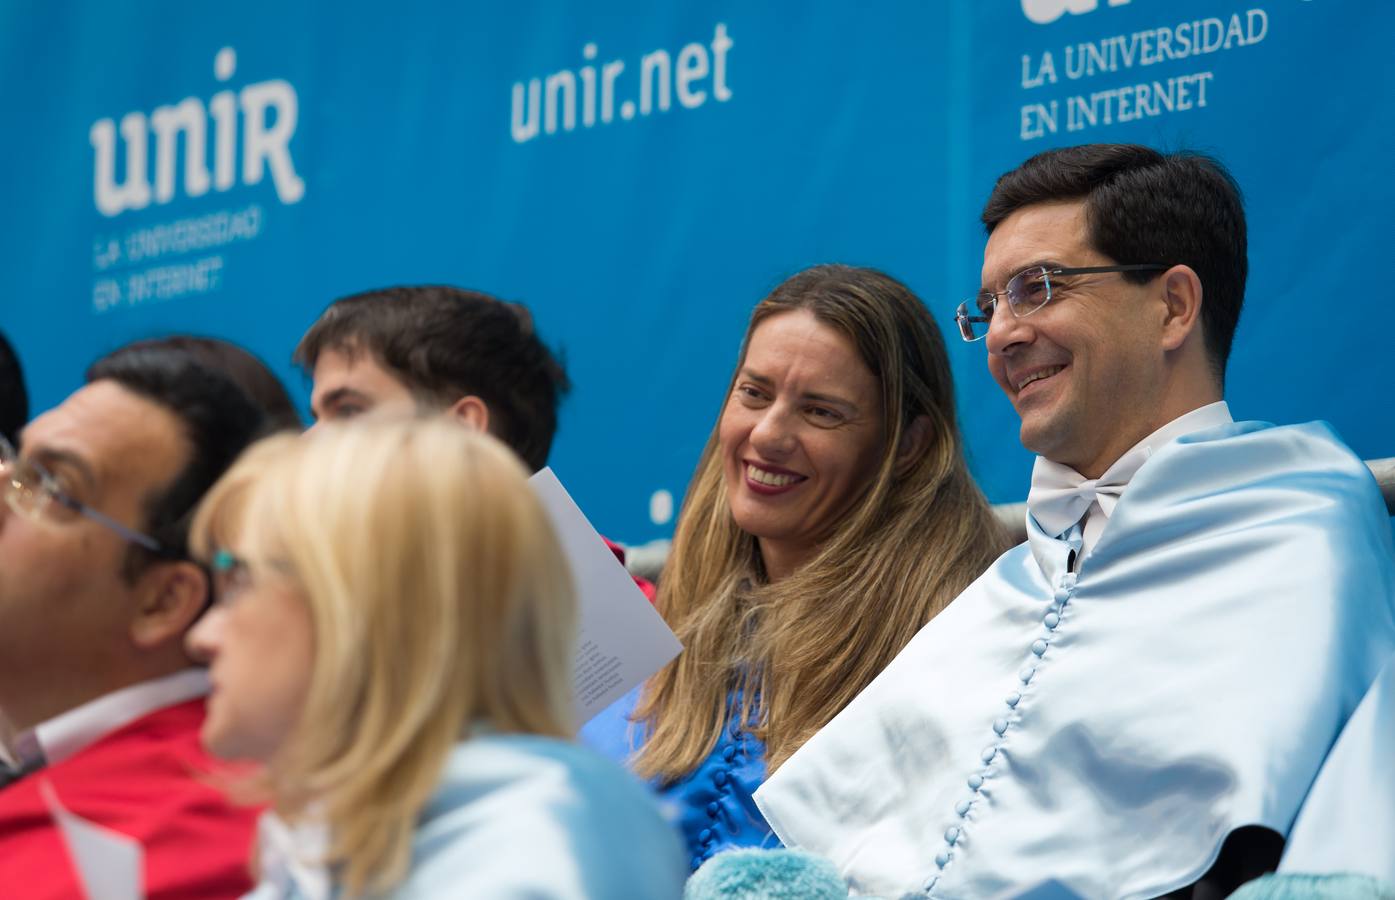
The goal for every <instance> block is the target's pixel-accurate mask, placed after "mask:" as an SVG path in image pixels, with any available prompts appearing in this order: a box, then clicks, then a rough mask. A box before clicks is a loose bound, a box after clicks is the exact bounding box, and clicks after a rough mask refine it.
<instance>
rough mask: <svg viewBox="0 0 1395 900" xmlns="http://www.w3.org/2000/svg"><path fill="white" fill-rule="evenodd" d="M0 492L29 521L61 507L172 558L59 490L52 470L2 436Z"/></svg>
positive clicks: (144, 537) (156, 543)
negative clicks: (20, 450)
mask: <svg viewBox="0 0 1395 900" xmlns="http://www.w3.org/2000/svg"><path fill="white" fill-rule="evenodd" d="M0 492H3V493H4V495H5V503H6V504H8V505H9V507H10V509H12V510H14V512H15V514H16V515H21V516H24V517H25V518H26V519H32V520H35V521H38V520H40V519H42V518H43V517H44V516H45V515H46V514H47V512H48V510H50V509H52V508H53V507H54V506H59V507H62V508H63V509H68V510H71V511H73V512H75V513H78V514H80V515H83V516H86V517H87V518H89V519H91V520H92V521H94V522H96V523H98V524H99V525H102V526H105V527H106V528H110V529H111V530H112V531H114V532H116V533H117V534H118V535H120V536H121V537H122V538H123V539H124V540H127V541H130V542H131V543H133V544H137V545H139V546H141V547H144V548H145V549H147V550H149V551H150V552H151V553H157V554H159V555H161V556H169V555H171V554H170V551H169V550H168V549H166V547H165V546H164V545H163V544H161V543H160V542H159V541H157V540H155V538H153V537H151V536H150V535H148V534H144V533H143V532H140V531H136V530H135V529H134V528H130V527H127V526H125V525H122V524H121V523H120V522H118V521H116V520H115V519H113V518H112V517H111V516H109V515H107V514H106V513H104V512H101V511H99V510H95V509H93V508H92V507H90V506H88V505H87V504H86V503H83V502H82V501H81V500H78V499H76V498H74V497H71V496H69V495H68V494H67V493H66V492H64V490H63V489H62V488H61V487H59V485H58V479H56V478H54V477H53V476H52V475H50V474H49V471H48V469H45V468H44V467H43V466H41V465H40V464H38V463H36V462H34V461H33V460H29V459H21V458H20V456H19V454H18V453H16V452H15V448H14V447H12V446H10V442H9V441H7V440H5V439H4V438H3V437H0Z"/></svg>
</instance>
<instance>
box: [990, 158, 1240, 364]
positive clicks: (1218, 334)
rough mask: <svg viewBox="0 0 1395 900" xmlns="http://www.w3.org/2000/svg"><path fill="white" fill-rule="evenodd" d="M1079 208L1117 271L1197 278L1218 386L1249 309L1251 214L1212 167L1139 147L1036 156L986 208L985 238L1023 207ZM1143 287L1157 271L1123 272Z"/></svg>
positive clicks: (1222, 172)
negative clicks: (1128, 268) (1143, 267)
mask: <svg viewBox="0 0 1395 900" xmlns="http://www.w3.org/2000/svg"><path fill="white" fill-rule="evenodd" d="M1061 200H1083V201H1084V203H1085V221H1086V223H1087V227H1088V229H1089V238H1090V244H1091V245H1092V246H1093V247H1094V248H1095V249H1096V250H1098V251H1099V252H1100V253H1102V254H1104V255H1105V256H1107V257H1109V258H1110V259H1111V260H1113V261H1114V262H1116V263H1120V264H1124V265H1129V264H1135V263H1160V264H1163V265H1168V266H1173V265H1179V264H1180V265H1186V266H1190V267H1191V268H1192V269H1193V270H1194V271H1195V272H1196V274H1197V277H1198V278H1200V279H1201V286H1202V303H1201V324H1202V332H1203V334H1204V336H1205V339H1206V349H1207V354H1208V355H1209V356H1210V359H1211V367H1212V370H1213V372H1214V373H1215V376H1216V380H1217V382H1218V383H1221V384H1224V382H1225V366H1226V360H1227V359H1229V357H1230V346H1231V343H1232V342H1233V341H1234V339H1235V327H1236V325H1238V324H1239V322H1240V307H1241V305H1242V304H1243V303H1244V300H1245V278H1246V277H1247V275H1248V273H1249V261H1248V259H1247V257H1246V232H1245V208H1244V202H1243V200H1242V198H1241V195H1240V187H1239V185H1237V184H1236V183H1235V179H1234V178H1232V177H1231V175H1230V173H1229V172H1227V171H1226V169H1225V167H1224V166H1222V165H1221V164H1220V162H1218V161H1217V160H1215V159H1212V158H1211V157H1209V156H1205V155H1202V154H1199V153H1193V152H1188V151H1183V152H1178V153H1167V154H1164V153H1160V152H1158V151H1157V150H1153V149H1152V148H1150V147H1141V146H1138V145H1135V144H1085V145H1082V146H1079V147H1063V148H1060V149H1058V150H1047V151H1046V152H1044V153H1038V154H1037V155H1036V156H1033V157H1032V158H1031V159H1029V160H1027V161H1026V162H1024V163H1023V164H1022V165H1020V166H1018V167H1017V168H1016V169H1013V170H1012V171H1011V172H1008V173H1007V174H1005V175H1003V176H1002V177H1001V178H999V179H998V182H997V184H995V185H994V186H993V193H992V195H990V196H989V198H988V203H987V204H985V205H984V207H983V217H982V218H983V224H984V226H985V227H986V228H987V229H988V232H989V234H992V233H993V229H995V228H997V227H998V225H999V224H1000V223H1001V222H1002V221H1003V220H1004V219H1006V218H1007V217H1008V216H1010V215H1012V213H1014V212H1016V211H1017V210H1019V209H1022V208H1023V207H1025V206H1031V205H1033V204H1037V203H1048V202H1052V201H1061ZM1123 276H1124V277H1125V278H1127V279H1129V280H1130V281H1133V282H1135V283H1137V284H1143V283H1145V282H1147V281H1149V280H1150V279H1152V278H1156V277H1157V274H1156V273H1155V272H1125V273H1123Z"/></svg>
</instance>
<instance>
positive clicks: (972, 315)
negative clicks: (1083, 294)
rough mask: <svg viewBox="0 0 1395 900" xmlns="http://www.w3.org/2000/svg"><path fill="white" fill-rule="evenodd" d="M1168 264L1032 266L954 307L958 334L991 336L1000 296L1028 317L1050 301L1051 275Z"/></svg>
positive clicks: (1153, 269) (1019, 315)
mask: <svg viewBox="0 0 1395 900" xmlns="http://www.w3.org/2000/svg"><path fill="white" fill-rule="evenodd" d="M1167 268H1168V266H1164V265H1161V264H1159V263H1138V264H1134V265H1127V266H1072V267H1057V266H1052V267H1049V268H1048V267H1047V266H1032V267H1031V268H1029V269H1023V270H1022V271H1021V272H1018V273H1017V274H1016V275H1014V276H1012V277H1011V278H1010V279H1008V283H1007V284H1006V285H1004V286H1003V289H1002V290H1001V291H996V292H995V291H980V292H979V293H978V296H976V297H974V298H973V299H972V300H965V301H964V302H963V303H961V304H959V308H958V309H957V310H955V313H954V321H955V323H956V324H958V325H959V336H960V337H962V338H963V339H964V340H966V341H979V340H983V338H985V337H987V336H988V326H989V324H990V323H991V322H992V321H993V312H994V310H995V309H996V308H997V306H998V298H999V297H1006V298H1007V302H1008V309H1009V311H1011V312H1012V314H1013V315H1014V316H1016V317H1017V318H1019V319H1023V318H1026V317H1027V316H1030V315H1031V314H1032V313H1034V312H1036V311H1037V310H1039V309H1041V308H1042V307H1043V306H1045V305H1046V304H1048V303H1050V302H1051V292H1052V286H1051V279H1052V277H1053V276H1058V275H1064V276H1070V275H1102V274H1104V273H1106V272H1161V271H1163V270H1164V269H1167Z"/></svg>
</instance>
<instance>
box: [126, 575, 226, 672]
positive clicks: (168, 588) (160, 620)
mask: <svg viewBox="0 0 1395 900" xmlns="http://www.w3.org/2000/svg"><path fill="white" fill-rule="evenodd" d="M140 578H141V582H142V584H141V590H140V598H141V599H140V605H139V606H138V607H137V609H136V613H135V617H134V618H133V619H132V620H131V641H132V642H133V643H134V644H135V645H136V646H137V647H139V648H140V649H142V650H155V649H157V648H159V647H160V646H162V645H164V644H167V643H174V644H175V645H176V646H178V645H180V644H181V642H182V641H183V640H184V633H185V632H186V631H188V630H189V627H190V626H191V625H193V624H194V621H195V620H196V619H198V617H199V614H200V613H202V612H203V610H204V607H205V606H207V605H208V576H207V575H205V574H204V571H203V569H201V568H199V567H198V566H197V565H196V564H194V563H192V562H189V561H187V560H178V561H169V562H157V563H155V564H154V565H152V566H150V567H149V568H148V569H146V570H145V572H144V573H142V574H141V576H140Z"/></svg>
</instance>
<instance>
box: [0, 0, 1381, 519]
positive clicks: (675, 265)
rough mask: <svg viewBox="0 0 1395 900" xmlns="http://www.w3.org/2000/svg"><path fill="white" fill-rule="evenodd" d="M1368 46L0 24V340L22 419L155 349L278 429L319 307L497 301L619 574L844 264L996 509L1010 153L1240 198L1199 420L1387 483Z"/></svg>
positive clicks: (1324, 40) (117, 8)
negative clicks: (996, 271)
mask: <svg viewBox="0 0 1395 900" xmlns="http://www.w3.org/2000/svg"><path fill="white" fill-rule="evenodd" d="M1392 34H1395V6H1391V5H1390V4H1376V3H1356V2H1351V0H983V2H977V0H952V2H945V3H924V2H904V3H893V2H888V3H882V4H874V5H872V6H871V7H870V8H864V9H858V10H856V11H854V10H853V9H852V8H850V7H842V6H839V5H835V4H823V5H818V4H815V5H809V4H799V3H770V4H752V3H734V2H727V0H714V2H705V3H674V4H652V3H640V2H633V0H612V2H606V3H559V2H552V3H543V2H533V0H519V2H515V3H510V4H476V5H473V6H469V5H464V4H455V3H445V2H439V3H429V4H427V3H405V4H400V5H397V6H395V7H393V8H392V9H391V10H390V11H389V10H388V9H386V8H383V7H382V6H381V5H379V4H369V3H340V4H333V5H320V4H310V5H301V4H287V3H280V2H276V3H273V2H264V0H247V2H243V3H239V4H220V5H216V6H214V5H211V4H178V3H173V2H133V3H124V4H112V3H98V2H78V0H75V2H71V3H64V4H37V3H25V2H12V3H7V4H4V5H3V6H0V83H3V84H4V85H5V89H4V91H3V94H0V115H3V117H4V120H5V121H6V122H8V123H10V124H9V126H8V127H7V129H6V134H7V137H6V139H5V140H3V141H0V173H3V174H0V178H3V179H4V181H3V196H4V198H5V201H6V204H5V211H4V215H3V217H0V254H3V255H2V256H0V260H3V269H4V277H5V282H6V283H7V284H8V285H9V287H8V288H6V289H5V291H4V294H3V298H2V299H0V329H3V330H4V331H5V332H6V333H7V334H9V335H10V337H11V339H12V340H13V341H14V343H15V344H16V345H17V347H18V349H19V351H20V354H21V358H22V360H23V363H24V365H25V367H26V370H27V373H28V375H29V378H30V387H31V393H32V395H33V397H32V399H33V404H32V405H33V406H34V408H35V409H36V410H42V409H44V408H47V407H48V406H51V405H53V404H55V403H57V402H59V401H60V400H61V399H62V397H63V396H64V395H66V393H68V392H69V391H71V390H72V389H73V388H75V387H76V386H77V385H78V384H79V383H80V380H81V373H82V371H83V369H84V368H85V367H86V365H87V364H88V363H89V362H90V361H91V360H92V359H93V358H95V357H96V356H98V355H99V354H101V353H102V352H105V351H107V350H109V349H111V348H113V347H115V346H117V345H118V344H121V343H123V342H125V341H128V340H131V339H134V338H138V337H143V336H149V335H152V334H163V333H170V332H175V331H186V332H193V333H201V334H211V335H215V336H219V337H225V338H229V339H231V340H234V341H237V342H239V343H241V344H244V345H245V346H247V347H249V348H250V349H252V350H254V351H255V352H256V353H258V354H259V355H260V356H262V357H263V358H265V359H266V360H267V361H268V362H270V363H271V364H272V365H273V367H274V368H275V369H276V370H277V371H278V373H279V374H281V375H282V376H283V377H284V378H285V379H286V380H287V382H288V384H289V385H290V386H291V387H292V388H293V390H294V391H295V392H296V394H297V396H298V398H299V399H301V400H302V402H303V400H304V397H305V394H306V391H305V387H306V384H305V381H304V378H303V376H301V375H300V374H298V373H295V372H293V371H292V369H291V366H290V362H289V357H290V353H291V350H292V348H293V347H294V345H295V343H296V341H297V339H298V338H299V336H300V335H301V333H302V332H303V331H304V330H305V329H306V328H307V327H308V326H309V325H310V323H311V322H312V321H314V319H315V317H316V316H317V315H318V313H319V312H320V310H321V309H323V307H324V306H325V305H326V304H328V303H329V302H330V301H331V300H333V299H334V298H336V297H338V296H341V295H344V294H348V293H353V292H357V291H361V290H364V289H367V288H372V287H382V286H387V285H392V284H401V283H422V282H445V283H451V284H457V285H461V286H464V287H471V288H476V289H479V290H484V291H488V292H490V293H493V294H496V295H498V296H501V297H504V298H507V299H511V300H517V301H521V302H523V303H526V304H528V305H529V306H530V307H531V308H532V309H533V311H534V314H535V318H536V320H537V322H538V324H539V329H540V331H541V332H542V334H543V336H544V338H545V339H546V340H547V341H548V342H549V343H551V344H552V345H554V346H556V347H560V348H561V349H562V350H563V352H564V354H565V357H566V362H567V364H568V368H569V370H570V373H571V376H572V379H573V381H574V383H575V389H574V391H573V393H572V395H571V396H570V397H569V399H568V400H567V402H566V406H565V408H564V411H563V416H562V426H561V431H560V433H559V436H558V442H557V444H556V446H555V450H554V455H553V460H552V462H553V465H554V467H555V468H556V470H557V472H558V473H559V475H560V476H561V477H562V479H563V480H564V481H565V482H566V483H567V484H568V486H569V488H570V489H571V490H572V491H573V493H574V494H575V496H576V498H577V500H578V502H579V503H580V504H581V505H582V507H583V508H584V509H586V510H587V511H588V513H589V514H590V515H591V516H592V518H593V520H594V521H595V522H596V524H597V525H598V527H600V528H601V530H602V531H604V532H606V533H608V534H611V535H613V536H615V537H616V538H619V539H624V540H629V541H640V540H645V539H648V538H652V537H657V536H661V535H664V534H667V533H669V532H670V531H671V529H672V524H673V523H672V518H673V515H674V508H675V506H676V502H677V500H679V499H681V496H682V492H683V490H684V488H685V485H686V483H687V479H688V476H689V474H690V472H691V470H692V467H693V464H694V462H695V461H696V459H697V455H698V453H699V451H700V449H701V447H702V444H703V442H704V440H705V439H706V437H707V434H708V432H709V431H710V429H711V427H712V425H713V423H714V421H715V417H716V415H717V412H718V410H719V408H720V406H721V403H722V400H723V396H722V394H723V391H724V389H725V387H726V382H727V378H728V376H729V374H730V369H731V366H732V364H733V362H734V358H735V354H736V351H737V349H738V344H739V340H740V337H741V335H742V332H743V330H744V325H745V319H746V317H747V315H748V313H749V311H750V309H751V307H752V306H753V305H754V304H755V303H756V302H757V301H758V300H760V298H761V297H763V296H764V295H765V294H766V293H767V292H768V291H769V290H770V289H771V288H772V287H773V286H774V285H775V284H777V283H778V282H779V281H781V280H782V279H783V278H785V277H786V276H788V275H789V274H791V273H793V272H794V271H796V270H798V269H800V268H803V267H805V266H808V265H812V264H815V263H820V262H832V261H838V262H847V263H853V264H859V265H871V266H876V267H878V268H882V269H884V270H886V271H888V272H890V273H891V274H893V275H896V276H897V277H899V278H901V279H902V280H904V281H906V282H907V283H908V284H909V285H910V286H911V287H912V288H913V289H914V290H916V292H917V293H919V294H920V296H921V297H922V298H923V299H924V300H925V302H926V303H927V304H928V305H929V307H930V308H931V310H932V311H933V312H934V313H935V314H936V316H937V318H938V321H940V323H941V325H942V327H944V329H945V330H946V335H947V337H950V338H951V339H950V340H949V341H948V343H949V345H950V351H951V354H952V355H953V362H954V367H955V375H956V377H957V379H958V385H959V394H960V398H961V401H962V403H963V406H962V409H961V419H962V422H963V426H964V429H965V431H966V433H967V435H968V440H969V447H970V452H971V454H972V463H973V467H974V471H975V473H976V474H977V476H978V477H979V479H980V481H981V483H982V484H983V486H984V489H985V490H986V492H987V493H988V494H989V496H990V498H991V499H993V500H995V501H1009V500H1020V499H1022V498H1023V497H1024V496H1025V494H1026V490H1027V482H1028V473H1029V471H1030V456H1029V455H1028V454H1027V452H1026V451H1024V450H1023V449H1022V448H1021V447H1020V446H1019V444H1018V442H1017V422H1016V416H1015V414H1014V413H1013V411H1012V409H1011V407H1010V406H1009V404H1008V403H1007V401H1006V400H1005V399H1004V398H1002V397H1001V396H1000V395H999V392H998V390H997V388H996V387H995V386H994V384H993V382H992V380H991V379H990V378H989V376H988V373H987V370H986V368H985V365H984V359H983V357H984V348H983V345H982V344H974V345H965V344H962V343H961V342H960V341H958V339H957V338H954V337H953V335H952V331H953V324H952V321H951V318H950V316H951V313H952V311H953V308H954V306H955V304H956V302H957V301H958V300H959V299H962V298H963V297H965V296H967V295H969V294H971V293H972V292H973V291H975V290H976V289H977V286H978V269H979V264H980V262H981V252H982V247H983V240H984V237H983V232H982V228H981V227H980V226H979V225H978V222H977V216H978V212H979V208H980V206H981V205H982V203H983V201H984V199H985V198H986V197H987V195H988V192H989V190H990V188H991V187H992V184H993V181H994V180H995V179H996V177H997V176H998V175H999V174H1001V173H1002V172H1003V171H1005V170H1007V169H1010V168H1012V167H1014V166H1015V165H1017V164H1018V163H1019V162H1021V161H1022V160H1023V159H1024V158H1026V157H1027V156H1029V155H1030V154H1032V153H1035V152H1038V151H1040V150H1044V149H1047V148H1049V147H1053V146H1060V145H1066V144H1074V143H1083V142H1088V141H1131V142H1140V143H1146V144H1150V145H1153V146H1157V147H1160V148H1163V149H1180V148H1193V149H1200V150H1203V151H1206V152H1210V153H1213V154H1215V155H1217V156H1219V157H1220V158H1221V159H1222V160H1223V161H1224V162H1225V163H1226V164H1227V165H1228V166H1230V167H1231V169H1232V170H1233V172H1234V173H1235V175H1236V177H1237V179H1238V180H1239V182H1240V184H1241V186H1242V188H1243V189H1244V191H1245V193H1246V197H1247V202H1248V209H1249V213H1250V219H1251V233H1250V247H1251V255H1250V261H1251V277H1250V284H1249V291H1248V297H1247V304H1246V309H1245V313H1244V316H1243V318H1242V322H1241V326H1240V330H1239V333H1238V335H1237V339H1236V346H1235V352H1234V356H1233V357H1232V362H1231V367H1230V379H1229V386H1228V387H1229V390H1228V394H1229V399H1230V401H1231V406H1232V410H1233V412H1234V413H1235V415H1236V416H1237V417H1240V418H1262V419H1268V420H1272V421H1278V422H1292V421H1301V420H1307V419H1314V418H1324V419H1328V420H1329V421H1331V422H1333V423H1334V424H1335V425H1336V427H1337V429H1338V430H1339V431H1340V432H1341V433H1342V434H1343V435H1344V436H1345V437H1346V439H1347V440H1348V441H1349V442H1350V443H1351V444H1352V445H1353V446H1354V447H1355V449H1356V450H1357V452H1359V453H1360V454H1362V455H1363V456H1366V457H1374V456H1391V455H1395V419H1392V417H1391V416H1390V414H1389V406H1390V404H1389V401H1388V400H1387V399H1384V397H1385V394H1386V393H1387V392H1388V381H1387V377H1386V372H1387V369H1388V363H1387V361H1386V360H1387V355H1388V351H1387V350H1385V349H1383V348H1384V345H1385V343H1386V339H1385V338H1382V337H1381V335H1383V334H1388V333H1389V332H1390V331H1391V330H1392V326H1395V305H1392V304H1388V303H1385V302H1384V300H1383V297H1382V295H1381V291H1382V289H1381V287H1380V285H1381V284H1383V275H1384V270H1385V269H1386V268H1388V267H1389V265H1390V261H1391V254H1390V251H1389V249H1388V247H1387V244H1388V238H1387V236H1386V234H1385V226H1386V223H1387V219H1388V218H1389V210H1390V209H1392V208H1395V183H1393V182H1392V180H1391V179H1390V177H1389V176H1388V174H1387V173H1386V169H1387V168H1388V165H1387V163H1388V161H1389V155H1390V148H1391V147H1392V146H1395V97H1392V93H1393V92H1395V87H1393V86H1395V55H1392V54H1391V53H1390V52H1389V38H1390V36H1391V35H1392ZM1367 339H1371V340H1374V341H1376V344H1375V346H1370V345H1368V344H1367V343H1366V341H1367ZM1381 409H1385V410H1386V412H1384V413H1382V412H1380V410H1381Z"/></svg>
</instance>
